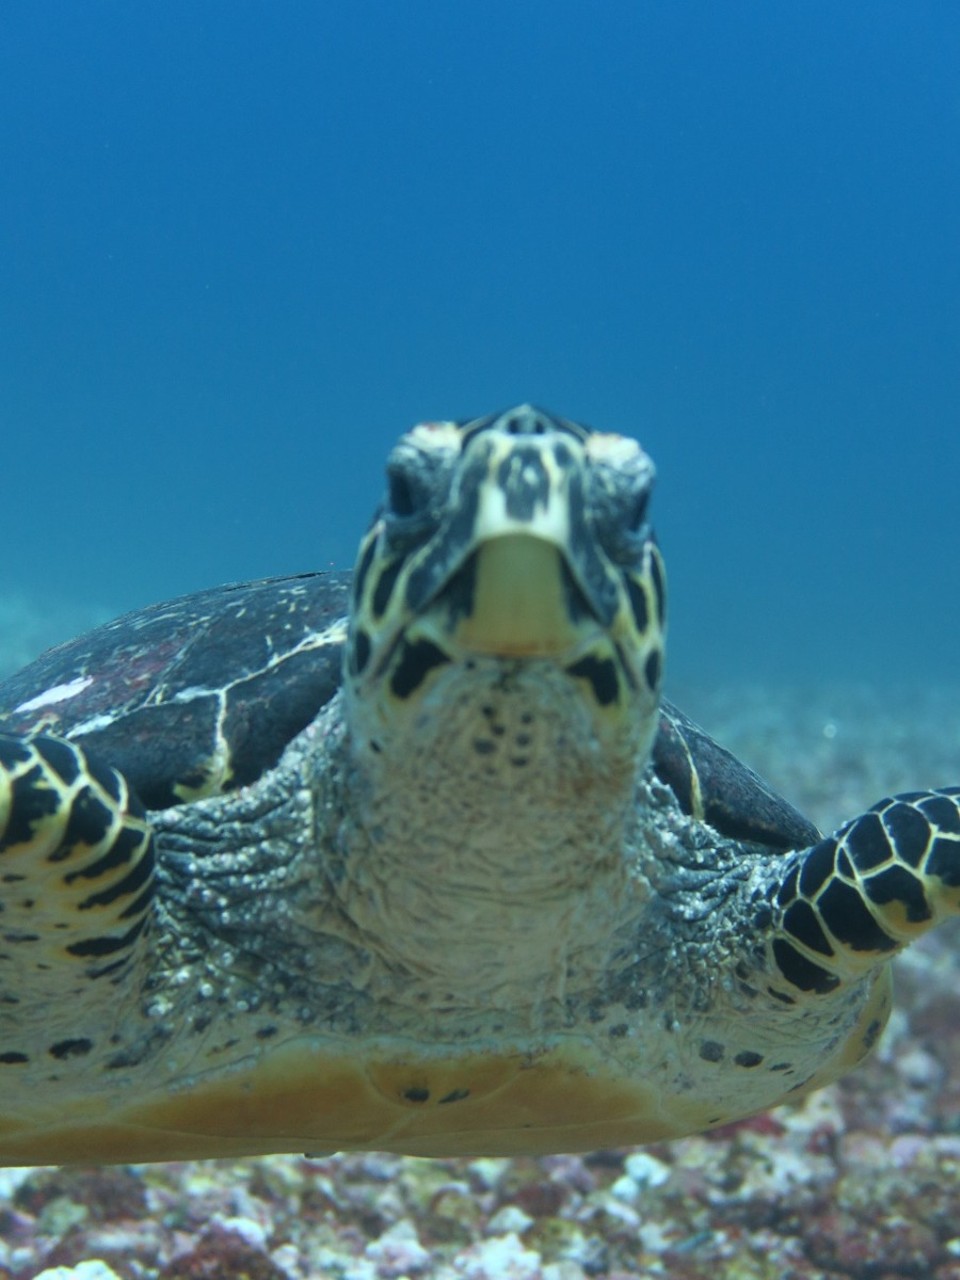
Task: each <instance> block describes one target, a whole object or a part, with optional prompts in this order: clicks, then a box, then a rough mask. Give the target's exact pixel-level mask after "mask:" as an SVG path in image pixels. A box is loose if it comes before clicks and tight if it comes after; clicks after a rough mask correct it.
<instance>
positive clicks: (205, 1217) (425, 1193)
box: [0, 611, 960, 1280]
mask: <svg viewBox="0 0 960 1280" xmlns="http://www.w3.org/2000/svg"><path fill="white" fill-rule="evenodd" d="M14 612H15V611H14ZM11 616H13V615H12V614H11ZM7 620H8V619H6V618H5V619H3V621H4V622H6V621H7ZM14 621H16V619H15V618H14ZM32 638H35V637H31V636H24V635H23V634H22V631H21V632H20V633H19V634H17V635H15V636H13V637H12V638H11V639H10V640H9V642H8V644H7V646H6V648H7V652H6V654H5V655H3V656H4V657H5V658H6V662H3V660H2V659H0V665H8V664H9V661H10V659H11V657H12V655H13V653H15V652H16V653H17V654H18V655H19V654H21V653H24V651H25V650H29V648H30V647H31V639H32ZM672 693H673V695H674V697H675V700H676V701H678V702H679V703H680V704H681V705H684V706H685V707H686V708H687V709H689V710H690V711H691V712H692V713H693V714H694V715H695V716H696V717H697V718H698V719H700V720H701V721H702V722H703V723H704V724H705V726H706V727H707V728H708V729H710V731H711V732H713V733H714V735H715V736H717V737H718V738H720V740H721V741H723V742H725V743H726V744H727V745H728V746H730V747H732V748H733V749H734V750H736V751H737V753H738V754H740V755H741V756H743V757H744V758H745V759H747V760H748V761H749V762H750V763H752V764H753V765H754V767H756V768H758V769H759V770H761V771H762V772H763V773H764V774H765V775H766V776H767V777H768V778H769V779H770V780H771V781H772V782H773V783H775V784H776V785H777V786H778V787H779V788H780V789H781V790H782V791H783V792H784V793H785V794H786V795H788V796H789V797H790V798H791V799H792V800H793V801H794V802H796V803H797V804H799V805H800V807H802V808H804V809H805V810H806V811H807V812H808V813H809V814H810V815H811V816H812V817H813V818H814V820H815V821H817V822H818V823H819V824H820V825H821V826H824V827H830V826H833V825H836V823H837V822H838V821H839V820H840V819H841V818H842V817H844V816H848V815H850V814H853V813H855V812H857V811H859V810H860V809H862V808H864V807H865V806H866V805H868V804H869V803H872V802H873V801H874V800H876V799H878V798H879V797H880V796H881V795H884V794H887V793H889V792H892V791H904V790H911V789H914V788H917V787H922V786H936V785H947V784H950V783H956V782H960V689H957V688H940V689H934V688H930V687H926V688H923V687H918V688H917V689H914V690H909V689H904V690H900V691H898V692H897V693H896V694H891V693H890V692H889V690H886V689H882V688H880V687H877V686H867V685H864V686H863V687H849V686H847V687H830V686H823V687H817V688H814V687H809V688H805V689H784V688H780V689H775V688H760V687H749V688H748V687H729V688H724V689H720V690H702V689H701V690H697V689H688V690H677V689H674V690H672ZM958 942H960V928H958V927H956V926H955V923H954V922H951V923H948V924H946V925H944V926H942V927H941V928H940V930H939V931H938V932H937V933H936V934H935V935H934V936H933V937H932V938H930V939H928V940H926V941H925V942H924V943H922V944H920V945H918V946H916V947H914V948H913V950H912V951H911V952H910V953H909V954H908V955H907V956H905V957H903V958H901V959H900V960H899V961H898V962H897V1008H896V1012H895V1013H894V1016H893V1019H892V1021H891V1024H890V1026H889V1028H888V1031H887V1033H886V1035H885V1037H884V1039H883V1041H882V1043H881V1045H880V1047H879V1049H878V1051H877V1052H876V1053H875V1054H874V1056H873V1057H872V1058H871V1059H870V1060H869V1062H868V1063H867V1064H866V1065H865V1066H863V1067H861V1068H860V1069H859V1070H858V1071H857V1072H856V1073H855V1074H854V1075H853V1076H851V1077H849V1078H848V1079H847V1080H845V1081H843V1082H842V1083H841V1084H839V1085H836V1086H833V1087H832V1088H829V1089H825V1090H823V1091H822V1092H820V1093H819V1094H816V1095H814V1096H813V1097H812V1098H810V1099H808V1100H807V1101H806V1102H805V1103H803V1104H802V1105H799V1106H796V1107H783V1108H781V1109H780V1110H778V1111H776V1112H775V1113H773V1114H771V1115H767V1116H763V1117H761V1118H759V1119H756V1120H752V1121H747V1122H744V1123H741V1124H738V1125H734V1126H731V1127H730V1128H728V1129H726V1130H723V1131H719V1132H715V1133H713V1134H711V1135H710V1136H709V1137H696V1138H688V1139H685V1140H683V1141H678V1142H672V1143H663V1144H659V1145H657V1146H654V1147H650V1148H647V1149H645V1150H633V1151H631V1150H623V1151H604V1152H597V1153H595V1154H593V1155H588V1156H556V1157H552V1158H548V1159H520V1160H503V1159H481V1160H412V1159H404V1158H399V1157H395V1156H389V1155H373V1156H371V1155H344V1156H333V1157H330V1158H325V1159H313V1160H307V1159H302V1158H299V1157H297V1156H289V1157H274V1158H270V1159H251V1160H238V1161H208V1162H206V1163H196V1164H167V1165H154V1166H149V1165H143V1166H134V1167H118V1168H106V1169H96V1168H90V1169H66V1170H62V1169H12V1170H6V1171H0V1280H5V1278H13V1280H27V1278H28V1277H34V1276H37V1275H39V1274H42V1275H43V1276H44V1277H45V1278H46V1280H50V1278H51V1277H53V1278H55V1280H67V1278H68V1277H71V1278H75V1280H111V1277H114V1276H116V1277H120V1278H121V1280H134V1278H135V1277H150V1278H153V1277H159V1278H161V1280H187V1278H188V1277H200V1278H203V1280H242V1278H244V1277H246V1278H247V1280H301V1278H302V1280H305V1278H307V1277H327V1276H329V1277H344V1278H345V1280H399V1278H401V1277H405V1276H410V1277H429V1276H439V1277H444V1278H445V1280H485V1277H498V1278H500V1280H537V1278H539V1277H545V1278H548V1280H580V1278H581V1277H585V1276H596V1277H611V1280H613V1278H618V1280H625V1278H626V1277H648V1276H649V1277H655V1276H656V1277H665V1278H669V1280H719V1278H721V1277H729V1278H730V1280H742V1278H746V1277H750V1278H751V1280H808V1278H813V1277H816V1278H817V1280H841V1278H843V1280H847V1278H852V1277H856V1278H857V1280H903V1278H904V1277H918V1278H921V1277H922V1278H923V1280H960V1110H958V1103H960V982H958V979H960V960H958V955H957V953H958ZM0 1107H2V1098H0ZM48 1269H49V1270H48Z"/></svg>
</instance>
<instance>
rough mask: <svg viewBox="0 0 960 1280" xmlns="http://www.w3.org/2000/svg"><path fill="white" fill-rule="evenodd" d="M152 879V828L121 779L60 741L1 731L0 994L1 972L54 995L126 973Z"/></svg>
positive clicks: (143, 926)
mask: <svg viewBox="0 0 960 1280" xmlns="http://www.w3.org/2000/svg"><path fill="white" fill-rule="evenodd" d="M153 876H154V845H153V835H152V831H151V828H150V825H149V823H148V822H147V819H146V817H145V814H144V810H143V807H142V806H141V804H140V801H139V800H138V799H137V797H136V795H135V794H134V793H133V792H132V791H131V790H130V788H129V787H128V785H127V783H126V781H125V779H124V778H123V777H122V775H121V774H119V773H118V772H117V771H116V770H115V769H112V768H109V767H107V766H104V765H101V764H99V763H97V762H96V761H95V760H93V759H91V758H90V757H89V756H88V755H87V754H86V753H85V752H84V751H83V750H82V749H81V748H80V747H78V746H76V745H75V744H73V743H71V742H67V741H66V740H64V739H62V738H56V737H49V736H44V735H38V736H36V737H34V738H22V737H19V736H17V735H14V734H0V991H3V990H5V989H6V988H7V983H5V982H3V981H2V974H3V970H4V969H5V968H6V969H8V971H12V973H13V974H14V975H15V976H16V977H17V980H18V982H19V983H20V984H22V985H25V986H26V987H29V986H30V985H31V978H30V977H29V976H28V975H31V974H32V975H33V976H34V980H35V981H39V982H40V983H41V985H43V986H46V985H47V982H46V981H44V980H43V977H42V975H45V976H46V978H48V979H49V980H50V981H52V982H53V983H56V982H57V981H59V982H60V983H61V988H60V989H61V992H65V991H69V989H70V986H71V981H72V979H74V978H76V977H79V976H82V977H83V978H85V979H87V978H94V977H102V976H104V975H107V974H113V975H119V974H120V973H121V972H122V971H125V970H126V968H127V966H128V964H129V962H130V960H131V959H132V957H133V955H134V954H135V953H136V950H137V947H138V945H141V938H142V936H143V934H144V932H145V929H146V926H147V924H148V921H149V919H150V909H151V901H152V896H153ZM58 975H59V977H58ZM8 994H10V995H14V994H15V993H12V992H10V993H8Z"/></svg>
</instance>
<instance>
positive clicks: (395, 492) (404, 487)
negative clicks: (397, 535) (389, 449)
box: [387, 458, 431, 520]
mask: <svg viewBox="0 0 960 1280" xmlns="http://www.w3.org/2000/svg"><path fill="white" fill-rule="evenodd" d="M430 497H431V486H430V476H429V473H427V474H424V473H423V471H421V470H419V469H417V468H414V467H411V466H410V465H409V459H406V458H403V459H400V458H398V459H397V461H396V462H394V463H391V464H390V465H389V466H388V467H387V514H388V515H390V516H392V517H393V518H394V519H396V520H409V519H411V518H412V517H415V516H423V515H426V514H427V513H428V512H429V510H430Z"/></svg>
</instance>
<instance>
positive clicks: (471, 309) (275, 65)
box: [0, 0, 960, 681]
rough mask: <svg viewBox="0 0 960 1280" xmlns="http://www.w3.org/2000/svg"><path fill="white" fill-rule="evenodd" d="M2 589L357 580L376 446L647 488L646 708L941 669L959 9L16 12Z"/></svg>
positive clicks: (7, 227)
mask: <svg viewBox="0 0 960 1280" xmlns="http://www.w3.org/2000/svg"><path fill="white" fill-rule="evenodd" d="M0 175H2V181H0V192H2V195H0V488H2V494H3V515H2V519H0V530H2V532H3V547H4V555H3V557H2V561H0V592H6V593H21V594H25V595H26V596H28V597H29V598H30V599H32V600H35V601H38V602H49V607H50V609H51V611H55V609H56V606H57V603H58V602H81V603H90V604H95V605H98V606H100V605H103V606H106V607H112V608H116V609H120V608H126V607H131V606H134V605H137V604H141V603H146V602H147V601H149V600H153V599H157V598H160V597H163V596H167V595H173V594H178V593H181V592H184V591H188V590H193V589H196V588H199V587H202V586H205V585H209V584H212V583H214V582H218V581H223V580H228V579H237V578H246V577H253V576H260V575H265V574H270V573H282V572H291V571H297V570H302V569H307V568H311V567H322V566H323V565H326V564H328V563H330V562H335V563H337V564H340V565H343V564H346V563H349V562H350V561H351V560H352V556H353V547H354V545H355V541H356V539H357V537H358V535H359V533H360V532H361V530H362V527H363V525H364V523H365V521H366V519H367V517H368V514H369V511H370V510H371V508H372V507H373V505H374V504H375V502H376V500H377V497H378V493H379V485H380V473H381V464H382V458H383V455H384V452H385V450H386V449H387V447H388V445H389V444H390V442H391V441H392V440H393V438H394V437H395V436H396V435H397V434H398V433H399V431H401V430H402V429H404V428H405V427H406V426H408V425H409V424H411V423H412V422H414V421H416V420H417V419H420V418H424V417H468V416H473V415H476V414H479V413H483V412H486V411H488V410H490V409H493V408H496V407H501V406H504V405H507V404H510V403H512V402H515V401H518V400H526V399H529V400H533V401H535V402H538V403H541V404H543V405H545V406H546V407H548V408H551V409H553V410H555V411H556V412H558V413H561V414H564V415H567V416H570V417H578V418H581V419H582V420H585V421H587V422H590V423H592V424H594V425H595V426H598V427H601V428H603V429H607V430H621V431H625V432H628V433H631V434H636V435H638V436H639V437H640V438H641V439H642V441H643V442H644V444H645V445H646V447H647V448H648V449H649V451H650V452H651V454H652V455H653V456H654V458H655V459H656V461H657V464H658V467H659V473H660V481H659V486H658V492H657V497H656V507H655V512H656V517H657V525H658V529H659V532H660V538H661V542H662V544H663V546H664V550H665V554H666V557H667V563H668V567H669V571H670V575H671V590H672V609H673V613H672V634H671V658H670V660H671V666H670V669H669V672H670V677H671V680H680V681H682V680H683V679H686V678H691V677H696V676H707V677H709V678H710V679H716V680H723V679H725V678H727V676H730V677H741V676H743V675H748V674H753V673H759V674H761V675H765V676H770V677H771V678H776V679H787V678H788V677H790V676H792V675H794V674H796V675H800V676H809V675H814V676H816V677H818V678H819V677H821V676H822V677H823V678H824V679H827V678H838V679H847V678H849V677H851V676H857V677H859V676H866V677H868V678H870V679H874V680H878V681H883V680H886V679H891V678H894V679H900V678H904V677H910V676H919V677H920V678H921V679H926V678H927V677H929V678H930V679H935V678H940V677H941V676H943V675H945V674H946V675H950V674H954V673H955V669H956V665H957V664H956V652H957V636H958V632H960V589H958V562H960V556H958V550H960V500H958V486H960V440H958V432H960V409H958V406H960V8H958V6H956V5H953V4H949V3H928V2H926V0H902V2H901V3H889V2H884V0H873V2H872V3H870V4H865V3H852V2H851V3H837V2H836V0H803V3H799V2H798V3H787V2H786V0H784V2H783V3H775V4H774V3H770V0H756V2H755V3H742V2H738V0H732V2H731V3H723V4H718V3H716V0H664V2H663V3H641V2H639V0H602V3H599V2H598V3H586V2H584V3H571V2H570V0H552V2H551V3H545V2H543V0H519V2H518V0H509V2H507V0H476V2H473V0H456V2H454V0H448V2H447V3H438V2H437V0H431V2H426V0H380V2H375V0H311V2H310V3H299V2H290V3H285V2H282V0H278V2H277V3H269V4H268V3H256V4H253V3H245V2H243V0H230V2H229V3H204V2H203V0H196V2H193V3H177V2H172V3H164V4H160V5H153V4H146V3H141V4H138V3H131V4H124V3H119V0H118V2H116V3H104V2H103V0H91V2H90V3H85V4H82V5H81V4H77V3H76V0H43V3H37V4H32V3H26V2H24V3H12V4H8V5H5V6H4V7H3V12H2V14H0Z"/></svg>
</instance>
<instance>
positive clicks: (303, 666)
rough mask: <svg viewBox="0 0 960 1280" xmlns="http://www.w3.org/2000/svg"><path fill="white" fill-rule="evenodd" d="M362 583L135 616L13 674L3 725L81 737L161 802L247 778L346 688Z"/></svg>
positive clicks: (168, 607)
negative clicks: (352, 622)
mask: <svg viewBox="0 0 960 1280" xmlns="http://www.w3.org/2000/svg"><path fill="white" fill-rule="evenodd" d="M349 590H350V575H349V574H342V573H308V574H302V575H299V576H296V577H287V578H267V579H263V580H261V581H258V582H249V583H235V584H230V585H227V586H221V587H215V588H213V589H212V590H209V591H202V592H199V593H198V594H196V595H189V596H183V597H181V598H179V599H177V600H171V601H168V602H166V603H164V604H158V605H153V606H151V607H149V608H146V609H142V610H139V611H137V612H134V613H128V614H125V615H124V616H123V617H121V618H117V619H116V620H115V621H113V622H110V623H107V624H106V625H105V626H103V627H99V628H98V629H97V630H95V631H91V632H89V633H88V634H87V635H84V636H81V637H79V638H78V639H76V640H71V641H68V642H67V643H66V644H62V645H59V646H58V647H57V648H55V649H51V650H49V651H48V652H47V653H45V654H43V655H42V656H41V657H40V658H38V659H37V660H36V661H35V662H33V663H31V664H30V665H29V666H27V667H25V668H24V669H23V670H22V671H20V672H18V673H17V674H16V675H14V676H11V677H10V678H9V679H7V680H5V681H3V682H2V683H0V729H4V730H7V731H10V732H14V733H24V734H33V733H38V732H45V733H54V734H59V735H61V736H63V737H66V738H70V739H72V740H73V741H75V742H78V743H80V744H81V745H82V746H83V747H84V748H85V749H88V750H90V751H91V752H93V753H95V755H96V756H97V757H98V758H99V759H101V760H103V761H105V762H107V763H109V764H111V765H113V766H114V768H116V769H119V770H120V772H121V773H123V774H124V775H125V777H126V778H127V780H128V782H129V783H130V784H131V785H132V786H133V788H134V789H135V790H136V791H137V793H138V794H139V796H140V799H141V800H142V801H143V803H144V804H145V805H146V806H147V808H149V809H162V808H166V807H168V806H169V805H173V804H180V803H183V802H184V801H189V800H192V799H196V798H199V797H201V796H206V795H213V794H216V793H217V792H220V791H227V790H230V789H232V788H235V787H240V786H244V785H245V784H247V783H250V782H254V781H256V779H257V778H258V777H260V776H261V774H263V773H264V772H265V771H266V770H268V769H270V768H271V767H272V766H273V765H275V764H276V762H277V761H278V760H279V758H280V755H281V753H282V752H283V749H284V747H285V746H286V745H287V743H288V742H289V741H290V740H291V738H293V737H294V736H295V735H296V734H297V733H299V732H300V730H301V729H303V728H305V727H306V726H307V725H308V724H309V723H310V722H311V720H313V719H314V717H315V716H316V715H317V713H318V712H319V711H320V709H321V708H322V707H323V706H324V705H325V704H326V703H327V702H328V701H329V700H330V699H331V698H332V697H333V695H334V694H335V693H336V691H337V689H338V688H339V684H340V655H341V649H342V647H343V641H344V638H345V634H346V614H347V610H348V607H349Z"/></svg>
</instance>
